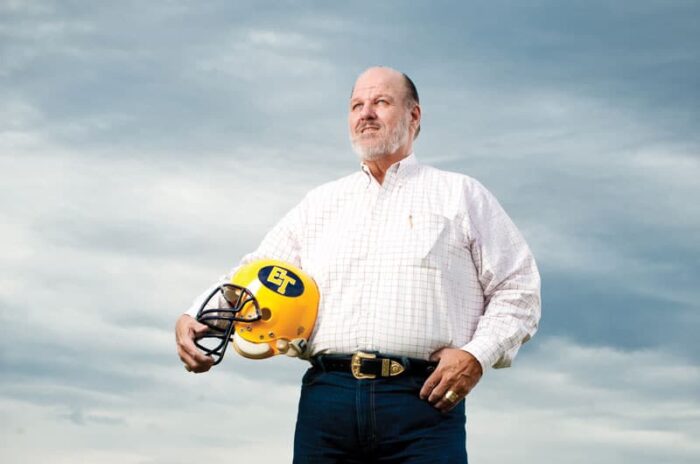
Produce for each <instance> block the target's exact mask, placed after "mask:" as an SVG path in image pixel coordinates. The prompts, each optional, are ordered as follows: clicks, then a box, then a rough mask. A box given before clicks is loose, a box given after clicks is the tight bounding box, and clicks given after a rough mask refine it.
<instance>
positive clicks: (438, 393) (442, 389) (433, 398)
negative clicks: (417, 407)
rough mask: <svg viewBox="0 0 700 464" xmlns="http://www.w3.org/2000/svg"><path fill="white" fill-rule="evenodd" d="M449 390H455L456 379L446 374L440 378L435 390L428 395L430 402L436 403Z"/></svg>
mask: <svg viewBox="0 0 700 464" xmlns="http://www.w3.org/2000/svg"><path fill="white" fill-rule="evenodd" d="M448 390H454V381H452V379H449V378H448V377H447V376H446V375H445V376H443V377H442V379H440V382H439V383H438V384H437V385H436V386H435V388H433V391H432V392H430V395H428V403H430V404H432V405H435V404H437V402H438V401H440V400H441V399H442V398H443V397H444V396H445V393H447V391H448Z"/></svg>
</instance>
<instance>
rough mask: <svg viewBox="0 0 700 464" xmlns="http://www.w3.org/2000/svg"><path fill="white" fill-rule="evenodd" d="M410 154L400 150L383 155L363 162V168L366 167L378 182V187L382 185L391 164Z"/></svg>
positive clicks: (408, 151)
mask: <svg viewBox="0 0 700 464" xmlns="http://www.w3.org/2000/svg"><path fill="white" fill-rule="evenodd" d="M410 154H411V151H410V150H407V151H404V150H400V151H397V152H396V153H392V154H389V155H384V156H382V157H381V158H379V159H376V160H372V161H365V166H367V168H368V169H369V172H370V173H372V177H374V178H375V179H376V180H377V182H379V185H382V183H383V182H384V176H385V175H386V171H387V170H388V169H389V167H391V165H392V164H394V163H396V162H398V161H401V160H402V159H404V158H406V157H407V156H408V155H410Z"/></svg>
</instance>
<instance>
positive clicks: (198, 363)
mask: <svg viewBox="0 0 700 464" xmlns="http://www.w3.org/2000/svg"><path fill="white" fill-rule="evenodd" d="M193 336H194V333H193V332H192V331H187V335H185V336H183V337H178V341H177V351H178V354H179V355H180V359H181V360H182V362H184V363H185V364H187V366H189V367H190V368H191V369H192V370H193V371H197V372H204V371H205V370H209V368H210V367H211V365H212V364H213V363H214V359H213V358H212V357H211V356H207V355H205V354H204V353H202V352H201V351H200V350H199V348H197V346H196V345H195V344H194V338H192V337H193Z"/></svg>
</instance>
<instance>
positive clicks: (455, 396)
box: [445, 390, 459, 403]
mask: <svg viewBox="0 0 700 464" xmlns="http://www.w3.org/2000/svg"><path fill="white" fill-rule="evenodd" d="M445 399H446V400H447V401H449V402H450V403H456V402H457V400H458V399H459V395H458V394H457V393H455V392H453V391H452V390H448V391H447V393H445Z"/></svg>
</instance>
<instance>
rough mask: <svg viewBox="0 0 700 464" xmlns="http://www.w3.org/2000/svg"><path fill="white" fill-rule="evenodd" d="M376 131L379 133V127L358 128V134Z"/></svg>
mask: <svg viewBox="0 0 700 464" xmlns="http://www.w3.org/2000/svg"><path fill="white" fill-rule="evenodd" d="M378 131H379V127H377V126H364V127H361V128H360V131H359V132H360V134H364V133H367V132H378Z"/></svg>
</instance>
